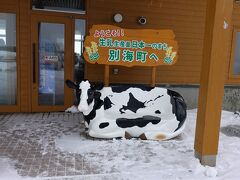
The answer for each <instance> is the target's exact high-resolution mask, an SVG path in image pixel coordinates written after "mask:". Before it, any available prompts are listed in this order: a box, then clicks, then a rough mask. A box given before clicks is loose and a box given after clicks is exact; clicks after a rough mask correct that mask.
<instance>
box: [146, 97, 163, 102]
mask: <svg viewBox="0 0 240 180" xmlns="http://www.w3.org/2000/svg"><path fill="white" fill-rule="evenodd" d="M163 96H164V95H159V96H158V97H156V98H155V99H153V100H152V99H151V100H149V101H147V103H149V102H151V101H156V100H157V99H158V98H161V97H163Z"/></svg>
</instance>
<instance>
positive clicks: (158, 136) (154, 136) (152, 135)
mask: <svg viewBox="0 0 240 180" xmlns="http://www.w3.org/2000/svg"><path fill="white" fill-rule="evenodd" d="M139 138H140V139H142V140H166V139H169V138H168V136H167V134H165V133H160V132H157V131H149V132H145V133H143V134H141V135H140V136H139Z"/></svg>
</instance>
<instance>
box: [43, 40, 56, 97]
mask: <svg viewBox="0 0 240 180" xmlns="http://www.w3.org/2000/svg"><path fill="white" fill-rule="evenodd" d="M54 54H55V46H54V43H51V42H50V41H41V42H40V48H39V78H40V79H39V93H43V94H53V93H55V64H56V63H57V62H58V56H55V55H54Z"/></svg>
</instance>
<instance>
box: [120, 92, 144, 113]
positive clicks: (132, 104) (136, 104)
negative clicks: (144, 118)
mask: <svg viewBox="0 0 240 180" xmlns="http://www.w3.org/2000/svg"><path fill="white" fill-rule="evenodd" d="M144 103H145V102H141V101H139V100H137V99H136V98H135V97H134V96H133V94H132V93H129V101H128V103H127V106H124V105H123V107H122V108H121V109H119V111H120V113H121V114H123V113H125V112H124V111H126V110H130V111H132V112H134V113H136V112H137V110H138V109H140V108H144V107H146V106H145V105H144Z"/></svg>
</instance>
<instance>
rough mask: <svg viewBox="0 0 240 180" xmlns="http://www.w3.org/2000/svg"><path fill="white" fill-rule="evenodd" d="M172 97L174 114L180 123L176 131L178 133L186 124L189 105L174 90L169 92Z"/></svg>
mask: <svg viewBox="0 0 240 180" xmlns="http://www.w3.org/2000/svg"><path fill="white" fill-rule="evenodd" d="M167 93H168V95H169V96H170V103H171V104H172V113H174V114H175V115H176V118H177V120H178V121H179V124H178V127H177V129H176V130H175V131H177V130H178V129H179V128H180V127H181V126H182V125H183V123H184V121H185V119H186V117H187V111H186V110H187V105H186V103H185V101H184V99H183V97H182V96H181V95H180V94H179V93H177V92H175V91H172V90H169V89H168V91H167Z"/></svg>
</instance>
